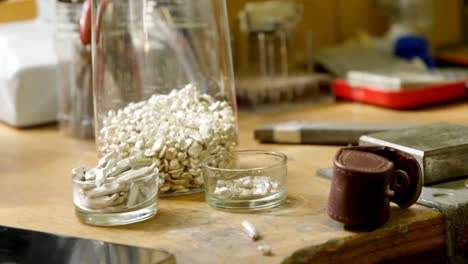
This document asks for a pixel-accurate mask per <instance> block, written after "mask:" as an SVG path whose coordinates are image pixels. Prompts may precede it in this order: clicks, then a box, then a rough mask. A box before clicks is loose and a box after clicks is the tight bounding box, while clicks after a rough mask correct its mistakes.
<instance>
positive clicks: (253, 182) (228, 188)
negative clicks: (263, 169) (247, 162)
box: [213, 176, 280, 199]
mask: <svg viewBox="0 0 468 264" xmlns="http://www.w3.org/2000/svg"><path fill="white" fill-rule="evenodd" d="M279 187H280V184H279V182H278V181H277V180H275V179H273V178H272V177H269V176H246V177H242V178H238V179H232V180H229V179H228V180H218V181H217V182H216V187H215V189H214V191H213V194H214V195H216V196H218V197H220V198H224V199H227V198H232V199H249V198H256V197H261V196H267V195H271V194H274V193H277V192H279V191H280V188H279Z"/></svg>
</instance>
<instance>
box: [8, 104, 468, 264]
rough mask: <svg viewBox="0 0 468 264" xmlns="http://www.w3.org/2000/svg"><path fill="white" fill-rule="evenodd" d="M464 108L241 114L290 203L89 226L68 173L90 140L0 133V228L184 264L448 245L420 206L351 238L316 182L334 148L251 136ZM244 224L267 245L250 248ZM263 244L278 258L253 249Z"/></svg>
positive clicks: (361, 254)
mask: <svg viewBox="0 0 468 264" xmlns="http://www.w3.org/2000/svg"><path fill="white" fill-rule="evenodd" d="M467 113H468V104H462V103H460V104H455V105H451V106H447V107H436V108H431V109H427V110H419V111H412V112H409V111H392V110H385V109H379V108H375V107H372V106H365V105H360V104H354V103H337V104H330V105H328V104H325V105H312V106H308V107H305V108H304V107H302V108H296V109H293V110H291V111H289V112H288V113H271V114H261V115H260V114H249V113H240V115H239V124H240V147H241V148H242V149H271V150H278V151H281V152H284V153H285V154H287V155H288V158H289V164H288V166H289V176H288V184H289V196H288V201H287V202H286V204H285V205H284V206H281V207H279V208H276V209H271V210H267V211H263V212H259V213H252V214H245V213H244V214H241V213H230V212H224V211H219V210H215V209H213V208H211V207H209V206H208V205H207V204H206V203H205V202H204V196H203V194H195V195H190V196H183V197H175V198H164V199H160V211H159V212H158V214H157V215H156V217H154V218H153V219H150V220H148V221H146V222H143V223H138V224H134V225H129V226H121V227H111V228H104V227H93V226H88V225H85V224H82V223H80V222H79V221H78V219H77V218H76V217H75V215H74V207H73V203H72V198H71V182H70V170H71V169H72V168H73V167H76V166H79V165H83V164H91V165H92V164H94V163H95V162H96V160H97V157H96V153H95V147H94V144H93V143H92V142H86V141H79V140H75V139H71V138H66V137H64V136H62V135H61V134H60V133H58V132H57V131H56V128H55V127H43V128H35V129H30V130H15V129H12V128H8V127H6V126H3V125H2V126H0V145H1V146H2V148H1V149H0V169H1V173H0V225H7V226H13V227H20V228H28V229H33V230H41V231H47V232H54V233H59V234H66V235H71V236H79V237H85V238H92V239H99V240H104V241H109V242H115V243H123V244H130V245H137V246H144V247H152V248H163V249H166V250H168V251H169V252H172V253H174V254H175V255H176V258H177V261H178V263H280V262H283V261H284V263H307V262H310V261H314V262H316V261H317V262H321V263H322V262H323V263H336V262H345V263H358V262H359V263H374V262H378V261H387V260H391V259H394V258H396V257H398V256H406V255H413V254H420V253H423V252H426V251H433V250H437V249H440V248H442V247H443V246H444V224H443V219H442V216H441V214H440V213H438V212H436V211H434V210H432V209H429V208H425V207H422V206H418V205H415V206H413V207H411V208H409V209H408V210H402V209H400V208H398V207H396V206H392V209H391V218H390V220H389V222H388V223H386V224H385V225H384V226H383V227H381V228H379V229H376V230H373V231H349V230H345V229H344V228H343V226H342V225H341V224H339V223H337V222H335V221H333V220H332V219H330V218H328V216H327V215H326V202H327V197H328V191H329V186H330V183H329V181H328V180H326V179H323V178H320V177H317V176H316V175H315V171H316V170H317V169H318V168H320V167H329V166H331V161H332V158H333V155H334V154H335V152H336V151H337V149H338V147H337V146H314V145H261V144H259V143H257V142H255V140H254V138H253V129H254V128H255V127H256V126H258V125H262V124H267V123H271V122H278V121H286V120H292V119H298V120H299V119H300V120H306V121H327V122H330V121H347V122H349V121H356V122H377V123H408V124H414V123H419V124H422V123H430V122H435V121H447V122H455V123H468V119H467V118H466V116H467ZM242 220H249V221H251V222H252V223H254V224H255V225H256V226H257V227H258V229H259V230H260V232H261V233H262V234H263V235H264V239H262V240H260V241H258V242H252V241H251V240H250V239H249V238H248V237H247V236H246V235H245V234H244V233H243V231H242V228H241V222H242ZM261 243H266V244H268V245H270V246H271V247H272V250H273V252H274V256H270V257H265V256H262V255H261V253H260V252H259V251H258V250H257V245H259V244H261Z"/></svg>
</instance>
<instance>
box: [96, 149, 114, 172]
mask: <svg viewBox="0 0 468 264" xmlns="http://www.w3.org/2000/svg"><path fill="white" fill-rule="evenodd" d="M118 157H119V154H118V153H117V152H109V153H108V154H106V155H105V156H104V157H102V158H100V159H99V161H98V167H101V168H104V167H105V166H106V164H107V162H109V160H111V159H117V158H118Z"/></svg>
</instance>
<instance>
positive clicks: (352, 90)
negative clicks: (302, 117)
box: [333, 79, 468, 109]
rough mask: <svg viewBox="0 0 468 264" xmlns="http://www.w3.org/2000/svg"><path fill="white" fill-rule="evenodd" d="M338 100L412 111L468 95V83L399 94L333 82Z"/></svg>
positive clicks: (436, 86)
mask: <svg viewBox="0 0 468 264" xmlns="http://www.w3.org/2000/svg"><path fill="white" fill-rule="evenodd" d="M333 92H334V94H335V96H336V97H337V98H343V99H348V100H352V101H359V102H363V103H368V104H373V105H378V106H382V107H387V108H392V109H410V108H415V107H420V106H426V105H431V104H436V103H441V102H446V101H451V100H455V99H460V98H463V97H465V96H466V95H467V94H468V91H467V87H466V81H460V82H453V83H447V84H440V85H431V86H424V87H420V88H411V89H407V90H401V91H398V92H389V91H382V90H378V89H372V88H368V87H364V86H357V87H351V86H350V85H349V84H348V82H347V81H345V80H340V79H336V80H334V81H333Z"/></svg>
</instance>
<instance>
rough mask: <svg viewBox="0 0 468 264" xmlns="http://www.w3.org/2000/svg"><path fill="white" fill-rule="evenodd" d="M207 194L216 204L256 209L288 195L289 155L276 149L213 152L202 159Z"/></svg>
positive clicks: (277, 201) (241, 209)
mask: <svg viewBox="0 0 468 264" xmlns="http://www.w3.org/2000/svg"><path fill="white" fill-rule="evenodd" d="M201 167H202V170H203V179H204V181H205V185H204V186H205V197H206V201H207V202H208V204H210V205H211V206H213V207H215V208H219V209H225V210H231V211H256V210H262V209H269V208H273V207H276V206H279V205H281V204H282V203H283V202H284V201H286V198H287V193H288V191H287V172H288V167H287V157H286V155H284V154H282V153H279V152H274V151H259V150H243V151H237V152H234V153H223V154H221V155H216V156H210V157H208V158H207V159H205V160H204V161H203V162H202V163H201Z"/></svg>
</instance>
